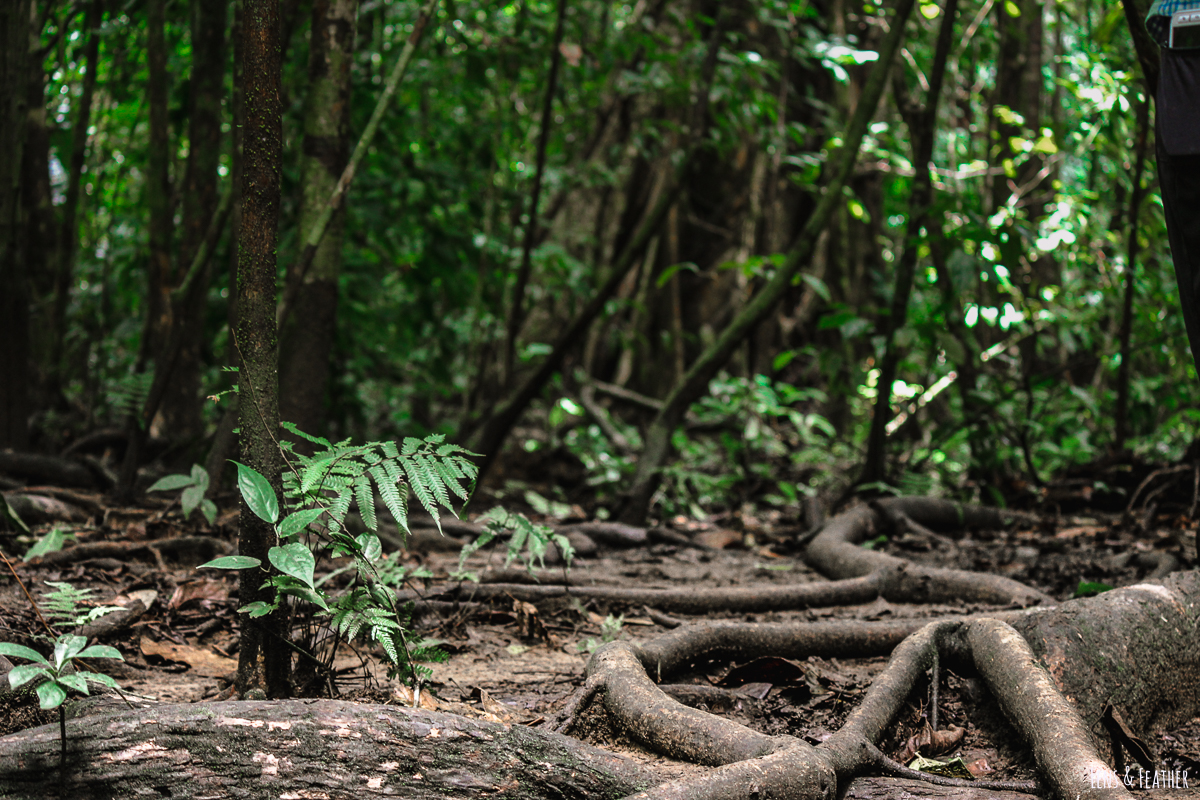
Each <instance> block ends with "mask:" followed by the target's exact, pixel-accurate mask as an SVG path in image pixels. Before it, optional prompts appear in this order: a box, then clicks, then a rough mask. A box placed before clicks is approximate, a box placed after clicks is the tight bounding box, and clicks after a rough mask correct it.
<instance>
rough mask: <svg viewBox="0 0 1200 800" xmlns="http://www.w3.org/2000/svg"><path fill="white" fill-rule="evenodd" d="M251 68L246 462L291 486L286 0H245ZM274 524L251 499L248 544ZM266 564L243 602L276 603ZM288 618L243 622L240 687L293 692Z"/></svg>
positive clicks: (244, 299) (256, 552)
mask: <svg viewBox="0 0 1200 800" xmlns="http://www.w3.org/2000/svg"><path fill="white" fill-rule="evenodd" d="M242 37H243V39H242V75H243V80H244V85H243V91H244V93H245V103H246V106H245V108H246V123H245V129H244V132H243V143H242V146H243V159H244V162H243V171H242V220H241V223H242V224H241V230H240V231H239V233H238V248H239V253H240V256H239V261H238V324H237V329H236V336H235V341H236V344H237V348H238V352H239V355H240V359H241V373H240V375H239V378H238V389H239V391H238V394H239V400H238V410H239V426H240V428H241V462H242V463H243V464H246V465H247V466H249V467H252V468H253V469H255V470H257V471H258V472H259V473H261V474H262V475H263V477H265V478H266V479H267V481H268V483H270V484H271V486H272V488H273V489H274V490H275V494H276V496H277V497H278V496H279V495H280V494H281V491H280V488H281V480H280V470H281V466H282V459H281V455H280V451H279V446H278V440H279V369H278V368H279V352H278V347H277V345H278V338H277V335H276V328H275V302H276V297H275V295H276V291H275V248H276V246H277V244H278V227H279V195H280V187H279V178H280V167H281V161H282V153H283V119H282V107H281V103H280V57H279V2H278V0H245V3H244V4H243V18H242ZM274 538H275V537H274V531H273V530H272V527H271V525H270V524H269V523H267V522H265V521H263V520H261V519H259V518H258V517H257V516H255V515H254V513H253V512H251V511H250V509H249V508H248V507H247V505H246V503H245V502H244V501H243V502H242V507H241V520H240V523H239V526H238V550H239V552H240V553H241V554H242V555H244V556H250V557H252V558H257V559H259V560H260V561H261V562H262V563H263V564H267V563H269V562H268V560H267V551H268V550H269V549H270V548H271V546H272V545H273V544H274ZM262 582H263V575H262V572H261V571H260V570H257V569H249V570H243V571H242V573H241V585H240V591H239V595H238V597H239V600H240V601H241V603H242V604H243V605H245V604H247V603H251V602H254V601H256V600H262V601H266V602H268V603H269V602H271V601H272V599H273V593H272V592H270V591H269V590H264V589H262V588H261V585H262ZM286 640H287V618H286V615H285V614H284V613H282V612H280V611H277V612H275V613H273V614H270V615H267V616H265V617H260V618H258V619H247V620H246V621H245V622H244V623H243V625H242V636H241V646H240V650H239V652H238V673H237V689H238V691H239V692H240V693H241V694H242V695H243V696H246V695H247V694H248V693H249V694H250V695H252V696H255V697H260V696H265V697H284V696H286V695H287V694H288V672H289V666H290V658H289V652H290V651H289V649H288V647H287V643H286Z"/></svg>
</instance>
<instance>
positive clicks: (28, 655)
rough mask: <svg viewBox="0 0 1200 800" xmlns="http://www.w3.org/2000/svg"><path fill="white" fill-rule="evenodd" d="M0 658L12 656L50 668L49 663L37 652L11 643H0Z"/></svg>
mask: <svg viewBox="0 0 1200 800" xmlns="http://www.w3.org/2000/svg"><path fill="white" fill-rule="evenodd" d="M0 656H13V657H16V658H23V659H25V660H26V661H33V662H36V663H38V664H45V665H46V666H47V667H48V666H50V662H49V661H47V660H46V658H45V657H44V656H43V655H42V654H41V653H39V652H38V651H37V650H31V649H30V648H28V647H24V646H22V645H19V644H13V643H11V642H0Z"/></svg>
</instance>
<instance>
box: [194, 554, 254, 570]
mask: <svg viewBox="0 0 1200 800" xmlns="http://www.w3.org/2000/svg"><path fill="white" fill-rule="evenodd" d="M261 565H262V562H261V561H259V560H258V559H257V558H251V557H250V556H221V557H220V558H214V559H213V560H212V561H209V562H208V563H207V564H201V565H200V566H198V567H196V569H249V568H250V567H258V566H261Z"/></svg>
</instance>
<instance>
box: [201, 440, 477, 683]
mask: <svg viewBox="0 0 1200 800" xmlns="http://www.w3.org/2000/svg"><path fill="white" fill-rule="evenodd" d="M283 427H284V428H286V429H287V430H289V431H290V432H292V433H293V434H295V435H296V436H298V437H300V438H302V439H304V440H306V441H308V442H310V443H311V444H313V445H315V446H316V448H317V451H316V452H315V453H314V454H313V455H311V456H309V455H305V454H303V453H299V452H296V451H295V450H294V449H293V448H292V447H291V445H290V443H286V442H285V443H283V444H282V445H281V447H282V448H283V449H284V451H285V455H286V458H287V463H288V470H287V471H286V472H285V474H284V497H283V502H282V508H281V503H280V499H279V498H277V497H276V495H275V492H274V491H273V490H272V488H271V486H270V484H269V483H268V482H267V480H266V478H264V477H263V476H262V475H261V474H259V473H258V472H256V471H255V470H254V469H251V468H250V467H247V466H246V465H244V464H237V472H238V488H239V490H240V492H241V495H242V497H243V498H244V499H245V501H246V505H247V507H249V509H250V510H251V512H253V513H254V514H255V515H257V516H258V517H259V518H260V519H262V520H264V521H266V522H268V523H270V524H271V525H272V526H273V527H274V530H275V534H276V536H277V537H278V544H276V545H275V546H274V547H272V548H271V549H270V550H269V551H268V554H267V558H268V560H269V561H270V563H271V566H274V567H275V569H276V570H278V573H277V574H271V575H268V576H267V577H266V580H265V583H264V586H270V587H272V588H273V589H274V590H275V598H274V600H273V601H272V602H269V603H268V602H262V601H258V602H254V603H250V604H248V605H246V606H243V607H242V608H241V609H239V611H240V612H241V613H244V614H248V615H249V616H251V617H261V616H265V615H267V614H270V613H272V612H273V611H275V610H276V609H278V608H280V607H281V606H283V605H284V604H285V603H290V602H291V601H289V598H294V599H295V600H296V601H300V602H303V603H307V604H309V606H311V607H312V610H313V611H314V613H315V614H316V615H319V616H327V617H329V626H330V627H331V628H332V629H333V631H335V632H336V634H337V635H339V636H341V637H344V638H345V639H346V640H353V639H355V638H357V637H360V636H365V637H367V638H369V639H370V640H371V641H373V642H375V643H377V644H378V645H379V646H380V647H381V648H382V649H383V651H384V653H385V654H386V655H387V659H388V662H389V676H390V677H398V678H400V679H402V680H406V681H413V682H416V683H418V684H419V683H420V682H421V681H423V680H424V679H425V678H427V677H428V676H429V675H430V670H429V668H428V667H426V666H424V665H423V662H431V661H440V660H444V659H445V654H444V653H442V652H441V651H440V650H438V649H437V647H436V645H437V644H438V642H436V641H433V640H429V639H425V638H422V637H420V636H417V635H416V634H415V633H414V632H413V631H412V620H411V615H412V606H411V604H407V605H405V604H401V603H398V602H397V601H396V595H395V587H396V586H397V585H398V584H399V583H401V582H403V581H404V580H405V579H406V578H408V577H414V575H413V574H412V573H408V572H404V571H398V570H397V567H396V566H395V565H394V562H393V561H390V560H389V559H387V558H386V557H385V555H384V553H383V548H382V545H381V543H380V540H379V537H378V535H377V534H376V531H377V530H378V528H379V520H378V516H377V514H376V509H375V500H376V498H379V499H380V500H381V501H382V503H383V505H384V507H386V508H387V510H388V511H389V512H390V513H391V516H392V517H393V519H395V521H396V524H397V525H399V527H400V528H401V530H403V531H404V532H405V533H408V532H409V528H408V508H407V501H408V496H409V495H410V494H411V495H413V496H415V497H416V498H417V500H418V502H420V504H421V506H422V507H423V508H424V509H425V510H426V511H427V512H428V513H429V514H430V516H432V517H433V520H434V522H435V524H437V526H438V528H439V530H440V528H441V514H440V510H439V508H440V507H444V508H451V502H452V500H451V498H452V497H454V498H457V499H459V500H463V501H465V500H466V499H467V497H468V492H469V489H470V487H471V485H472V483H473V481H474V478H475V475H476V467H475V465H474V464H473V463H472V462H471V461H470V460H469V456H471V455H473V454H472V453H470V452H468V451H467V450H465V449H463V448H462V447H459V446H457V445H454V444H447V443H445V442H444V440H443V437H442V436H440V435H432V436H429V437H426V438H425V439H424V440H421V439H415V438H407V439H405V440H404V441H403V443H401V444H400V445H399V446H397V444H396V443H395V442H368V443H367V444H362V445H353V444H351V443H350V442H349V440H346V441H342V442H338V443H336V444H334V443H332V442H330V441H329V440H327V439H324V438H322V437H319V436H311V435H309V434H307V433H304V432H303V431H300V430H299V429H298V428H297V427H296V426H295V425H292V424H290V423H283ZM235 463H236V462H235ZM355 503H356V504H357V507H358V512H359V515H360V516H361V518H362V522H363V524H364V525H365V526H366V528H367V530H366V531H365V532H364V533H360V534H357V535H356V534H354V533H353V532H351V530H350V529H349V528H348V527H347V516H348V515H349V513H350V510H351V505H352V504H355ZM314 550H317V551H322V552H324V553H326V554H327V555H328V556H329V557H331V558H344V557H349V558H352V559H353V566H352V568H348V569H347V570H346V571H349V572H351V573H352V577H351V581H350V585H349V587H348V588H347V589H346V590H345V591H342V592H339V593H336V594H335V593H333V592H332V591H330V590H329V589H328V588H327V586H328V583H327V581H328V577H329V576H327V577H326V578H325V579H323V580H321V581H317V580H316V578H315V575H314V572H315V569H316V556H315V555H314ZM201 568H212V569H237V570H240V569H263V570H264V572H265V569H264V565H263V564H262V562H261V561H259V560H258V559H256V558H251V557H248V556H240V555H239V556H225V557H223V558H218V559H215V560H213V561H210V562H208V563H207V564H204V565H202V567H201ZM329 659H330V660H331V659H332V650H330V655H329Z"/></svg>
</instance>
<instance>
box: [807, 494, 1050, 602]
mask: <svg viewBox="0 0 1200 800" xmlns="http://www.w3.org/2000/svg"><path fill="white" fill-rule="evenodd" d="M913 521H916V522H917V523H919V524H922V525H926V526H929V527H931V528H934V529H939V528H940V529H947V528H950V529H957V530H961V529H962V528H964V527H981V528H1000V527H1003V526H1004V524H1005V517H1004V516H1003V512H1001V511H998V510H997V509H992V508H984V507H982V506H962V505H959V504H958V503H952V502H950V501H948V500H938V499H935V498H926V497H899V498H893V499H888V500H880V501H878V502H876V503H875V504H874V507H873V508H872V507H867V506H860V507H858V508H855V509H852V510H850V511H847V512H845V513H843V514H839V515H838V516H836V517H834V518H833V519H831V520H829V521H828V522H827V523H825V527H824V528H823V529H822V530H821V532H820V533H819V534H818V535H817V536H816V537H815V538H814V539H813V540H812V543H811V544H809V546H808V548H807V549H806V550H805V552H804V560H805V562H806V563H807V564H808V565H809V566H811V567H812V568H813V569H815V570H817V571H818V572H820V573H821V574H822V575H825V576H826V577H828V578H840V579H846V578H855V577H860V576H866V575H871V574H872V573H879V572H882V573H883V574H882V576H881V577H880V578H879V580H880V584H879V591H880V594H881V595H882V596H883V597H884V598H886V599H887V600H889V601H891V602H893V603H947V602H956V601H957V602H967V603H992V604H997V605H1018V606H1028V605H1034V604H1036V603H1047V602H1053V598H1051V597H1050V596H1048V595H1046V594H1043V593H1042V592H1039V591H1037V590H1036V589H1033V588H1030V587H1028V586H1026V585H1025V584H1023V583H1019V582H1017V581H1014V580H1011V579H1009V578H1005V577H1002V576H1000V575H990V574H986V573H978V572H968V571H966V570H958V569H939V568H936V567H923V566H919V565H916V564H912V563H910V562H908V561H905V560H904V559H902V558H896V557H895V556H890V555H888V554H886V553H880V552H878V551H876V550H866V549H863V548H862V547H859V545H860V544H861V543H862V542H863V541H865V540H867V539H869V538H871V537H872V536H875V535H877V534H878V533H879V532H880V531H881V527H882V523H884V522H890V523H893V524H895V523H897V522H909V523H911V522H913Z"/></svg>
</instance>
